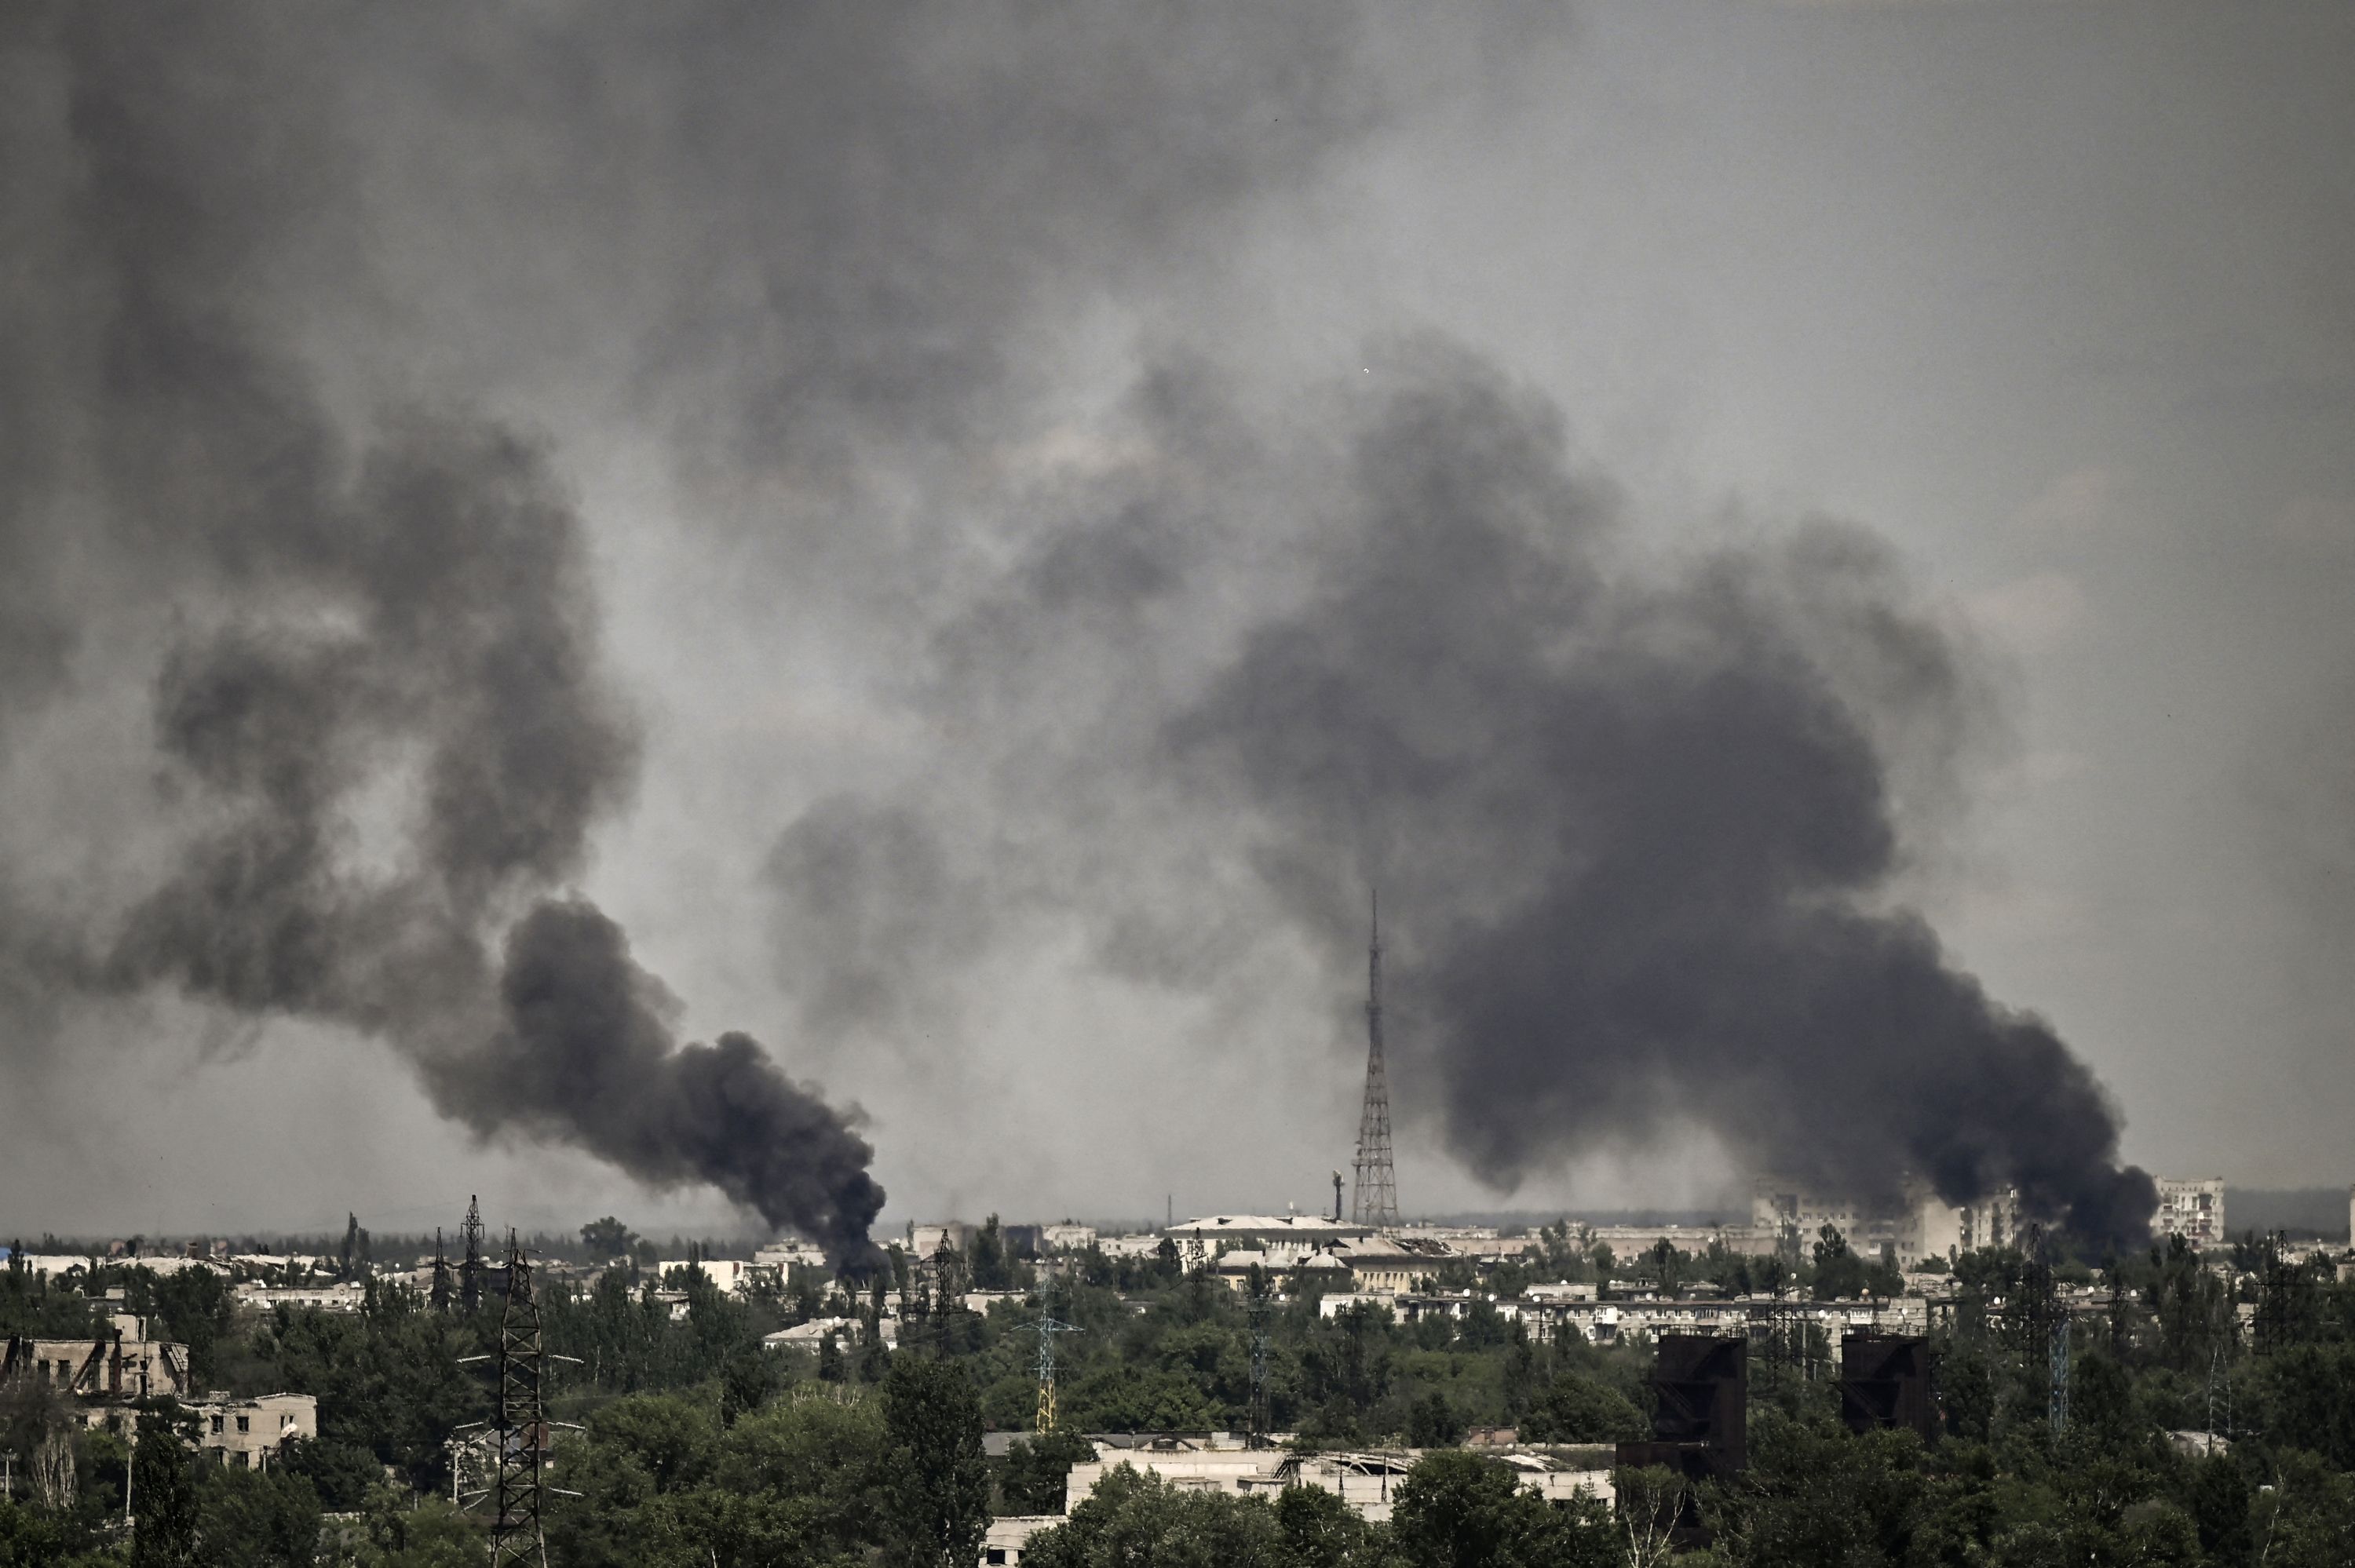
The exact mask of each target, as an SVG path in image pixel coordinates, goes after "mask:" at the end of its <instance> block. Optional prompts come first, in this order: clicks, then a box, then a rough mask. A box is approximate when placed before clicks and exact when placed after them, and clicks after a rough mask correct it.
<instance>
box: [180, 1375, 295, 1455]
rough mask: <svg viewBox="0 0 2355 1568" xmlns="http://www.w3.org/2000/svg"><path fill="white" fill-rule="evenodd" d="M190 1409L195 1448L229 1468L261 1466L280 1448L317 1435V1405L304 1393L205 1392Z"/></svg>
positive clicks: (276, 1453)
mask: <svg viewBox="0 0 2355 1568" xmlns="http://www.w3.org/2000/svg"><path fill="white" fill-rule="evenodd" d="M193 1408H194V1410H195V1412H196V1415H197V1448H198V1449H199V1450H200V1451H202V1452H203V1453H204V1454H206V1455H207V1456H208V1457H211V1458H213V1459H215V1460H216V1461H217V1462H218V1463H220V1464H223V1465H227V1466H228V1467H229V1468H231V1469H236V1470H259V1469H263V1468H266V1467H268V1465H269V1463H270V1461H271V1460H272V1459H273V1458H275V1457H277V1456H278V1451H279V1449H280V1448H282V1447H283V1446H285V1445H286V1444H288V1443H291V1442H293V1441H294V1440H295V1439H296V1438H303V1439H304V1440H308V1439H310V1438H314V1437H316V1436H318V1435H319V1402H318V1401H317V1400H315V1399H314V1398H312V1397H311V1396H310V1395H309V1394H307V1393H265V1394H262V1395H261V1396H260V1397H258V1398H254V1399H231V1398H230V1397H229V1395H228V1394H226V1393H208V1394H207V1395H205V1397H204V1398H203V1399H201V1400H198V1401H197V1402H196V1404H195V1405H194V1406H193Z"/></svg>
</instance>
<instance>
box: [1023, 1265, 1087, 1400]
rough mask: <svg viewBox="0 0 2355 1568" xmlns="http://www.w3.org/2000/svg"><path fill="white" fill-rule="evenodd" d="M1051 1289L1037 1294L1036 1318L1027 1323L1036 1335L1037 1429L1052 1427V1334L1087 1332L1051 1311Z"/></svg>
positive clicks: (1053, 1357)
mask: <svg viewBox="0 0 2355 1568" xmlns="http://www.w3.org/2000/svg"><path fill="white" fill-rule="evenodd" d="M1054 1303H1055V1298H1054V1294H1053V1292H1052V1291H1049V1292H1047V1293H1045V1294H1042V1295H1041V1296H1040V1297H1039V1320H1038V1321H1037V1322H1035V1323H1031V1324H1029V1325H1028V1328H1030V1329H1032V1330H1035V1331H1036V1332H1037V1333H1038V1336H1039V1427H1038V1429H1039V1432H1040V1434H1042V1435H1043V1434H1046V1433H1049V1432H1052V1431H1053V1430H1054V1429H1055V1336H1056V1335H1058V1334H1079V1333H1084V1332H1086V1330H1083V1329H1082V1328H1080V1327H1079V1326H1078V1325H1077V1324H1074V1323H1066V1322H1064V1321H1063V1320H1062V1319H1060V1318H1057V1317H1056V1316H1055V1315H1054V1312H1053V1310H1052V1308H1053V1307H1054Z"/></svg>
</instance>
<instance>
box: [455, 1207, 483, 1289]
mask: <svg viewBox="0 0 2355 1568" xmlns="http://www.w3.org/2000/svg"><path fill="white" fill-rule="evenodd" d="M458 1236H459V1239H460V1240H462V1241H464V1243H465V1244H466V1258H465V1261H464V1263H461V1264H460V1265H459V1266H458V1305H459V1306H460V1307H462V1308H464V1309H465V1310H467V1311H468V1312H472V1311H474V1308H477V1307H480V1306H481V1305H482V1304H483V1204H482V1200H481V1199H479V1198H475V1197H469V1198H468V1199H467V1200H466V1223H465V1224H462V1225H460V1226H459V1227H458Z"/></svg>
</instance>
